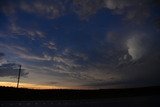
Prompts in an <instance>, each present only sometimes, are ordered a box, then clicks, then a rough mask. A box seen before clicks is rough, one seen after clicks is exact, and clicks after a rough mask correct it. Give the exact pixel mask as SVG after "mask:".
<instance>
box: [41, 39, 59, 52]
mask: <svg viewBox="0 0 160 107" xmlns="http://www.w3.org/2000/svg"><path fill="white" fill-rule="evenodd" d="M43 45H44V47H47V48H48V49H50V50H57V47H56V44H55V43H54V42H52V41H48V42H47V43H44V44H43Z"/></svg>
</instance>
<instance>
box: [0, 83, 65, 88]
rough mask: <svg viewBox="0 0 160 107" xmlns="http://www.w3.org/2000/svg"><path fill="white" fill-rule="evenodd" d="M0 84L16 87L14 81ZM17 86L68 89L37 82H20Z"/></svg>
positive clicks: (0, 84)
mask: <svg viewBox="0 0 160 107" xmlns="http://www.w3.org/2000/svg"><path fill="white" fill-rule="evenodd" d="M0 86H6V87H16V86H17V83H16V82H0ZM19 88H30V89H68V88H67V87H60V86H49V85H38V84H30V83H20V84H19Z"/></svg>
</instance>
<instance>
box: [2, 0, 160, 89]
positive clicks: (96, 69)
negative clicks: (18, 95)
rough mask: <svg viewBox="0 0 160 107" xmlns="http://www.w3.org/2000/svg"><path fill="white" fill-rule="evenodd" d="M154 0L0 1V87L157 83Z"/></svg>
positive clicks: (158, 21) (158, 6)
mask: <svg viewBox="0 0 160 107" xmlns="http://www.w3.org/2000/svg"><path fill="white" fill-rule="evenodd" d="M159 11H160V2H159V1H158V0H1V1H0V85H1V86H16V82H17V75H18V69H19V65H22V70H21V78H20V87H27V88H38V89H42V88H45V89H46V88H47V89H48V88H53V89H54V88H67V89H102V88H103V89H104V88H127V87H143V86H157V85H160V66H159V65H160V12H159Z"/></svg>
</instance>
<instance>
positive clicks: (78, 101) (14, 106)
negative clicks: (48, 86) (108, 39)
mask: <svg viewBox="0 0 160 107" xmlns="http://www.w3.org/2000/svg"><path fill="white" fill-rule="evenodd" d="M75 106H76V107H84V106H87V107H119V106H120V107H160V87H144V88H131V89H106V90H32V89H17V88H6V87H1V88H0V107H75Z"/></svg>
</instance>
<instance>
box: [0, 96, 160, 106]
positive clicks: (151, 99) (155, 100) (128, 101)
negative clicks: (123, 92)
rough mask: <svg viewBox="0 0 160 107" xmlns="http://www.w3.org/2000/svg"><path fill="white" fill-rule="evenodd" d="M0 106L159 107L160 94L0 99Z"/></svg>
mask: <svg viewBox="0 0 160 107" xmlns="http://www.w3.org/2000/svg"><path fill="white" fill-rule="evenodd" d="M0 107H160V96H143V97H142V96H141V97H125V98H111V99H88V100H54V101H1V102H0Z"/></svg>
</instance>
